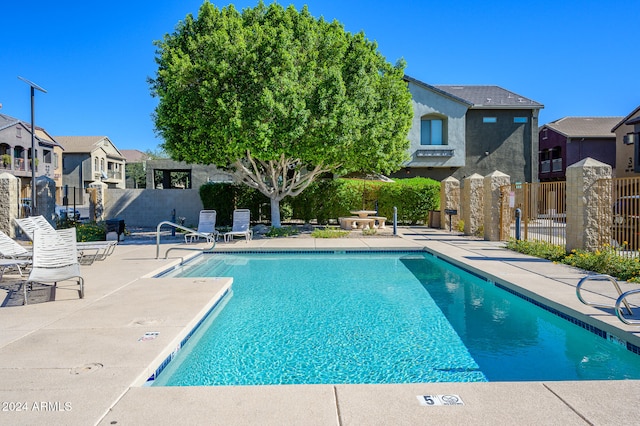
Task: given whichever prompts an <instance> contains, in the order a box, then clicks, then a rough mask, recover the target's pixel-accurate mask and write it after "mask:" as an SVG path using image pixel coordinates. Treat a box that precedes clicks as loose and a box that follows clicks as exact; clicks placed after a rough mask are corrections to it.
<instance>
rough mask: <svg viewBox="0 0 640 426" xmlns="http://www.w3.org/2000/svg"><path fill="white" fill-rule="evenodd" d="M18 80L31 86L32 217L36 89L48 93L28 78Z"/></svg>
mask: <svg viewBox="0 0 640 426" xmlns="http://www.w3.org/2000/svg"><path fill="white" fill-rule="evenodd" d="M18 78H19V79H20V80H22V81H24V82H25V83H27V84H28V85H29V86H31V216H34V215H35V214H36V207H37V206H36V134H35V110H34V99H35V96H34V95H35V89H38V90H39V91H41V92H42V93H47V91H46V90H44V89H43V88H42V87H40V86H38V85H37V84H35V83H34V82H32V81H29V80H27V79H26V78H23V77H20V76H18Z"/></svg>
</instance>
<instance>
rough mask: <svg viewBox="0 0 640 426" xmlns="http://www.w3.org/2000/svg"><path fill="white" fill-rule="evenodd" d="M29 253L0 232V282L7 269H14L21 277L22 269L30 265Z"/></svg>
mask: <svg viewBox="0 0 640 426" xmlns="http://www.w3.org/2000/svg"><path fill="white" fill-rule="evenodd" d="M31 255H32V253H31V251H29V250H27V249H26V248H25V247H23V246H21V245H20V244H18V243H17V242H15V241H14V240H13V239H12V238H11V237H9V236H8V235H7V234H5V233H4V232H2V231H0V257H1V258H0V280H2V277H3V275H4V271H5V270H6V269H7V268H16V269H17V270H18V273H19V274H20V276H22V268H23V267H25V266H28V265H29V264H30V263H31Z"/></svg>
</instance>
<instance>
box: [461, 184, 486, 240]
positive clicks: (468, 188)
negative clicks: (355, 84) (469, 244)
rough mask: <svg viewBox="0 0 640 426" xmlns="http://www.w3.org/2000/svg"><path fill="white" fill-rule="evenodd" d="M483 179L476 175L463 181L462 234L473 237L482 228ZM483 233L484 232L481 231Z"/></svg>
mask: <svg viewBox="0 0 640 426" xmlns="http://www.w3.org/2000/svg"><path fill="white" fill-rule="evenodd" d="M483 200H484V177H482V175H479V174H478V173H474V174H472V175H471V176H469V177H467V178H465V179H464V185H463V187H462V203H461V204H462V205H463V206H464V209H463V211H462V220H463V222H464V233H465V234H466V235H475V234H476V233H478V232H480V231H481V230H482V229H483V228H484V203H483ZM482 232H483V233H484V231H482Z"/></svg>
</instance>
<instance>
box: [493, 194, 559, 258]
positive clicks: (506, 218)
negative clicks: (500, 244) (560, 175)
mask: <svg viewBox="0 0 640 426" xmlns="http://www.w3.org/2000/svg"><path fill="white" fill-rule="evenodd" d="M500 189H501V191H502V194H503V196H502V197H501V198H502V199H503V200H505V199H507V200H508V208H502V209H501V211H502V212H504V213H502V214H501V217H500V222H501V223H500V229H501V230H503V231H502V232H501V235H500V238H501V239H502V240H507V239H509V238H516V237H517V236H518V234H519V237H520V239H522V240H525V241H544V242H548V243H551V244H555V245H562V246H564V245H565V244H566V232H565V231H566V219H567V216H566V205H567V204H566V182H536V183H515V184H511V185H507V186H503V187H501V188H500ZM517 209H520V228H519V232H518V229H517V228H516V220H515V217H516V210H517Z"/></svg>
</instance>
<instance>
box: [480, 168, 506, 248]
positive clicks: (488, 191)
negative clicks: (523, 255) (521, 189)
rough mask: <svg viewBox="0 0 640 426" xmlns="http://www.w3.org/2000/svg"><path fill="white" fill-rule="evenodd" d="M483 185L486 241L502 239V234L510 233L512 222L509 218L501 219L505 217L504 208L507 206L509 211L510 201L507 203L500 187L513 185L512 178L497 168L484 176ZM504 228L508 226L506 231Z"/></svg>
mask: <svg viewBox="0 0 640 426" xmlns="http://www.w3.org/2000/svg"><path fill="white" fill-rule="evenodd" d="M483 185H484V200H483V202H484V239H485V240H486V241H500V236H501V234H503V233H504V234H506V235H508V233H509V223H510V222H509V221H508V220H504V221H501V220H500V219H501V218H502V217H503V213H502V210H503V209H505V208H506V210H507V212H508V211H509V203H508V202H506V203H505V201H504V200H503V199H502V191H501V189H500V188H501V187H503V186H507V185H511V179H510V177H509V175H506V174H504V173H502V172H499V171H497V170H496V171H494V172H493V173H490V174H488V175H486V176H485V177H484V183H483ZM505 204H506V206H505ZM507 217H508V214H507ZM505 219H507V218H505ZM504 228H506V232H505V229H504Z"/></svg>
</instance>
